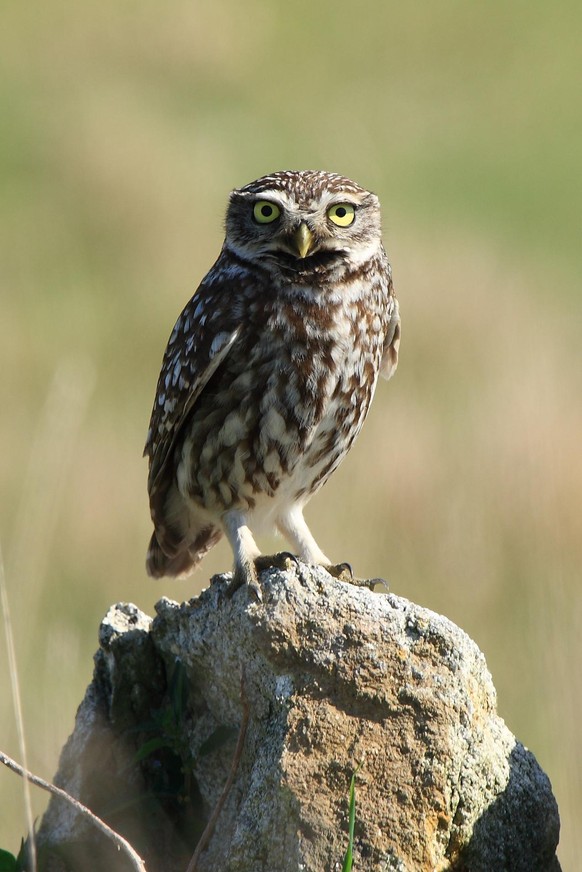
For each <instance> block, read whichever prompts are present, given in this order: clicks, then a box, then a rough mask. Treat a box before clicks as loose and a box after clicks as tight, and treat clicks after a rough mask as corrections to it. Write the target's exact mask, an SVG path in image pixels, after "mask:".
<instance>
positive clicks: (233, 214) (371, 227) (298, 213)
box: [225, 170, 382, 273]
mask: <svg viewBox="0 0 582 872" xmlns="http://www.w3.org/2000/svg"><path fill="white" fill-rule="evenodd" d="M225 244H226V246H227V247H228V248H230V249H231V251H233V252H234V253H235V254H236V255H238V257H240V258H242V259H243V260H251V261H252V262H253V263H256V262H257V258H261V259H262V260H263V263H264V264H265V266H266V267H267V268H269V266H271V267H272V268H276V269H280V270H283V271H291V272H294V273H297V272H301V273H305V272H306V271H309V270H316V271H317V272H321V271H322V270H326V269H330V270H332V269H334V268H335V269H337V268H338V267H341V266H346V265H348V264H349V265H350V266H351V268H354V267H356V266H358V265H359V264H361V263H364V262H365V261H367V260H369V259H370V257H373V256H374V254H375V253H376V251H377V250H378V249H379V248H381V245H382V242H381V225H380V203H379V201H378V198H377V197H376V195H375V194H372V193H371V192H370V191H366V190H365V189H364V188H362V187H360V185H358V184H356V183H355V182H352V181H351V180H350V179H347V178H345V177H344V176H340V175H338V174H336V173H327V172H323V171H319V170H302V171H293V170H286V171H282V172H277V173H272V174H271V175H268V176H263V177H262V178H260V179H257V180H256V181H254V182H251V183H250V184H248V185H245V186H244V187H242V188H238V189H237V190H235V191H233V192H232V193H231V195H230V200H229V204H228V210H227V214H226V243H225Z"/></svg>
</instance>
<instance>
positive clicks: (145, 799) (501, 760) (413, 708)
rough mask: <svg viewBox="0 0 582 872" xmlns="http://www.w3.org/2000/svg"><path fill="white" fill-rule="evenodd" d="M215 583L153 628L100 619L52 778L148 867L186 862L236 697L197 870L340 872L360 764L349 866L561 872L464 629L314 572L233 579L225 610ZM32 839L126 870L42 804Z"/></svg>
mask: <svg viewBox="0 0 582 872" xmlns="http://www.w3.org/2000/svg"><path fill="white" fill-rule="evenodd" d="M229 580H230V576H227V575H223V576H216V577H215V578H214V579H213V581H212V584H211V587H210V588H208V589H207V590H205V591H204V592H203V593H202V594H201V595H200V596H199V597H198V598H196V599H193V600H191V601H190V602H189V603H185V604H183V605H178V604H176V603H173V602H171V601H169V600H166V599H164V600H162V601H161V602H159V603H158V604H157V606H156V611H157V617H156V618H155V619H154V620H153V622H151V621H150V619H149V618H147V617H146V616H145V615H143V614H141V613H140V612H139V611H138V610H137V609H136V608H135V606H129V605H123V604H120V605H118V606H115V607H113V608H112V609H111V610H110V612H109V613H108V615H107V617H106V618H105V621H104V622H103V624H102V627H101V633H100V649H99V651H98V653H97V655H96V658H95V676H94V679H93V682H92V684H91V685H90V687H89V689H88V691H87V694H86V696H85V699H84V701H83V703H82V704H81V707H80V709H79V713H78V715H77V722H76V727H75V732H74V733H73V736H72V737H71V738H70V739H69V741H68V743H67V745H66V746H65V748H64V750H63V754H62V758H61V763H60V769H59V773H58V777H57V783H59V784H60V785H61V786H63V787H65V789H67V790H69V791H70V792H72V793H73V794H74V795H75V796H77V797H79V798H80V799H81V801H84V802H86V803H87V804H88V805H90V806H91V807H92V808H93V810H94V811H95V812H96V813H97V814H101V815H103V816H104V817H105V818H106V819H107V820H108V821H109V822H110V824H111V825H112V826H113V827H114V828H115V829H117V830H118V831H119V832H121V833H122V834H123V835H125V836H126V837H127V838H128V839H129V840H130V841H131V842H132V844H133V845H134V847H135V848H136V850H137V851H138V852H140V853H141V855H142V856H143V857H144V859H145V861H146V865H147V868H148V872H178V870H180V872H184V870H185V869H186V866H187V865H188V859H189V857H190V855H191V853H192V851H193V850H194V847H195V845H196V842H197V840H198V838H199V836H200V832H201V830H202V828H203V826H204V824H205V822H206V820H207V819H208V817H209V816H210V814H211V813H212V810H213V808H214V806H215V805H216V803H217V801H218V798H219V796H220V794H221V792H222V790H223V786H224V783H225V781H226V779H227V777H228V775H229V772H230V770H231V764H232V759H233V754H234V748H235V744H236V739H237V733H238V729H239V725H240V723H241V712H242V705H243V701H244V704H245V705H248V710H249V723H248V730H247V732H246V736H245V744H244V749H243V753H242V756H241V758H240V765H239V766H238V769H237V771H236V775H235V777H234V782H233V786H232V789H231V790H230V793H229V794H228V796H227V799H226V802H225V805H224V807H223V809H222V811H221V814H220V816H219V818H218V822H217V825H216V830H215V833H214V835H213V837H212V838H211V840H210V843H209V846H208V848H207V849H206V851H205V852H204V853H203V854H202V856H201V859H200V861H199V866H198V869H199V870H200V872H209V870H221V872H243V870H244V872H251V870H252V872H259V870H264V872H286V870H289V872H297V870H304V872H311V870H313V872H324V870H326V872H327V870H329V872H333V870H341V868H342V863H343V858H344V855H345V851H346V848H347V845H348V802H349V785H350V779H351V776H352V774H353V773H354V771H355V770H356V769H357V776H356V826H355V840H354V870H355V869H358V870H374V872H375V870H378V872H380V870H382V872H388V870H394V872H420V870H427V872H428V870H430V872H433V870H455V872H492V870H495V872H503V870H508V872H509V870H511V872H522V870H523V872H538V870H539V872H558V870H559V864H558V861H557V859H556V846H557V843H558V835H559V817H558V810H557V805H556V802H555V800H554V797H553V795H552V792H551V787H550V783H549V781H548V778H547V777H546V775H545V774H544V773H543V772H542V770H541V769H540V767H539V766H538V764H537V762H536V760H535V758H534V756H533V755H532V754H531V753H530V752H529V751H528V750H527V749H526V748H524V746H523V745H521V744H520V743H519V742H518V741H516V739H515V738H514V736H513V735H512V734H511V733H510V731H509V730H508V729H507V727H506V726H505V724H504V722H503V721H502V720H501V718H500V717H499V716H498V715H497V713H496V696H495V689H494V687H493V684H492V680H491V676H490V674H489V672H488V671H487V667H486V664H485V659H484V657H483V655H482V654H481V652H480V651H479V649H478V648H477V646H476V645H475V643H474V642H472V641H471V639H469V637H468V636H467V635H466V634H465V633H464V632H463V631H462V630H460V629H459V628H458V627H456V626H455V625H454V624H452V623H451V622H450V621H448V620H447V619H446V618H444V617H441V616H439V615H436V614H434V613H432V612H430V611H428V610H426V609H423V608H421V607H419V606H416V605H414V604H413V603H410V602H408V601H407V600H404V599H402V598H400V597H397V596H394V595H392V594H377V593H373V592H371V591H369V590H367V589H365V588H361V587H358V588H356V587H354V586H353V585H350V584H348V583H345V582H342V581H337V580H336V579H333V578H331V576H330V575H329V574H328V573H327V572H326V571H325V570H324V569H322V568H320V567H317V568H314V567H308V566H306V565H304V564H297V565H295V564H293V565H289V567H288V568H287V569H286V570H279V569H270V570H267V571H265V572H263V573H262V575H261V588H262V593H263V599H262V601H257V600H256V598H253V597H252V596H251V594H250V592H249V591H248V590H247V589H246V588H242V589H241V590H239V591H238V592H237V593H236V594H235V595H234V596H233V597H232V598H231V599H229V598H228V597H227V595H226V588H227V585H228V582H229ZM241 678H242V686H241ZM358 767H359V768H358ZM38 839H39V844H40V845H41V846H42V850H43V856H44V857H45V858H47V860H46V863H47V865H46V866H45V868H46V869H54V870H73V869H74V870H75V872H76V870H79V869H88V868H90V869H91V870H97V872H98V870H101V869H103V870H107V872H112V870H114V869H115V870H117V869H119V870H122V869H128V868H129V866H128V864H127V862H126V861H124V862H120V860H119V859H118V857H119V855H117V854H116V852H115V851H112V850H110V849H109V848H108V847H107V848H104V843H105V840H104V837H103V836H102V835H101V834H98V833H96V832H95V831H94V830H93V829H92V828H91V826H90V825H88V824H86V823H85V822H83V821H81V820H80V819H79V817H78V815H76V814H75V813H72V812H71V811H69V809H67V808H65V807H64V805H63V804H62V803H60V802H56V801H54V800H51V803H50V806H49V809H48V811H47V813H46V815H45V817H44V819H43V821H42V826H41V828H40V832H39V836H38ZM88 856H89V857H91V862H90V864H89V865H87V861H86V858H87V857H88ZM57 857H58V859H57ZM83 858H85V859H83ZM51 863H52V864H53V865H50V864H51ZM59 863H60V864H61V865H58V864H59ZM55 864H57V865H55Z"/></svg>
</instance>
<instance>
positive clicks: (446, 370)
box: [0, 0, 582, 870]
mask: <svg viewBox="0 0 582 872" xmlns="http://www.w3.org/2000/svg"><path fill="white" fill-rule="evenodd" d="M581 26H582V6H581V5H580V4H579V3H574V2H568V0H565V2H562V3H560V4H559V5H557V6H556V5H554V4H547V3H543V2H529V3H525V2H518V0H491V2H489V3H487V4H468V3H462V2H460V0H457V2H454V0H443V2H440V3H438V4H430V3H415V4H405V3H398V4H396V3H377V2H371V0H364V2H362V3H359V4H353V3H347V2H342V0H319V2H317V3H313V2H308V0H295V2H293V3H288V2H283V0H246V2H245V3H240V2H238V0H220V2H216V0H200V2H193V0H188V2H187V0H170V2H168V3H166V4H163V5H162V4H159V3H154V2H152V0H141V2H139V3H138V2H131V0H128V2H125V3H119V2H114V0H101V2H100V3H90V4H81V3H78V2H73V0H44V2H42V3H41V2H31V3H27V4H10V5H6V6H5V8H4V10H3V26H2V29H1V32H0V70H1V75H0V100H1V103H2V109H1V112H0V180H1V190H2V197H1V202H0V239H1V242H0V246H1V254H0V295H1V315H0V408H1V410H2V411H1V451H0V541H1V544H2V550H3V554H4V562H5V566H6V578H7V586H8V594H9V598H10V604H11V609H12V620H13V629H14V634H15V637H16V647H17V656H18V666H19V670H20V679H21V682H22V695H23V706H24V718H25V724H26V732H27V739H28V746H29V757H30V760H29V763H30V766H31V768H32V769H33V770H34V771H36V772H37V773H38V774H40V775H42V776H45V777H48V778H51V777H52V776H53V774H54V772H55V770H56V768H57V763H58V755H59V750H60V748H61V746H62V745H63V743H64V741H65V740H66V738H67V736H68V735H69V733H70V732H71V730H72V728H73V723H74V716H75V711H76V707H77V705H78V704H79V702H80V701H81V699H82V696H83V693H84V690H85V687H86V685H87V683H88V682H89V681H90V678H91V673H92V654H93V652H94V650H95V648H96V644H97V629H98V625H99V621H100V620H101V618H102V617H103V615H104V614H105V612H106V610H107V608H108V606H109V605H110V604H111V603H113V602H116V601H119V600H124V601H132V602H134V603H137V604H138V605H139V606H140V607H141V608H142V609H144V610H145V611H146V612H148V613H149V614H152V613H153V606H154V603H155V601H156V600H157V599H158V598H159V597H161V596H162V595H167V596H169V597H172V598H174V599H177V600H183V599H188V598H190V597H191V596H193V595H194V594H195V593H196V592H198V591H199V590H200V588H201V587H202V586H206V584H207V583H208V578H209V576H210V574H212V573H214V572H218V571H221V570H226V569H228V568H229V567H230V563H231V553H230V551H229V549H228V547H227V546H226V545H224V544H221V545H219V546H218V547H217V548H216V549H215V551H214V552H213V553H212V554H211V555H210V556H209V557H208V558H207V559H206V561H205V563H204V564H203V566H202V569H201V570H199V571H198V573H197V575H195V576H193V577H192V578H191V579H190V580H189V581H185V582H173V581H170V580H168V581H164V582H162V583H160V582H157V583H155V582H153V581H151V580H149V579H148V578H147V577H146V575H145V571H144V555H145V549H146V545H147V541H148V539H149V535H150V522H149V515H148V506H147V496H146V475H147V468H146V462H145V461H144V460H143V459H142V457H141V455H142V449H143V444H144V440H145V435H146V430H147V426H148V421H149V413H150V409H151V403H152V401H153V395H154V389H155V384H156V379H157V375H158V371H159V366H160V362H161V357H162V353H163V350H164V348H165V344H166V341H167V338H168V336H169V333H170V330H171V328H172V326H173V324H174V321H175V319H176V317H177V315H178V314H179V312H180V310H181V308H182V306H183V305H184V304H185V303H186V301H187V299H188V298H189V297H190V295H191V294H192V292H193V291H194V290H195V288H196V286H197V284H198V282H199V281H200V279H201V278H202V276H203V275H204V273H205V272H206V271H207V269H208V268H209V267H210V265H211V264H212V263H213V261H214V260H215V258H216V256H217V254H218V251H219V248H220V245H221V241H222V220H223V213H224V208H225V204H226V198H227V195H228V192H229V191H230V190H231V189H232V188H233V187H237V186H239V185H242V184H244V183H246V182H248V181H251V180H252V179H254V178H256V177H257V176H260V175H262V174H264V173H266V172H269V171H271V170H277V169H287V168H302V169H306V168H309V169H319V168H324V169H329V170H333V171H336V172H340V173H343V174H345V175H348V176H352V177H353V178H355V179H356V180H357V181H359V182H360V183H361V184H363V185H364V186H366V187H369V188H371V189H372V190H374V191H376V193H378V195H379V196H380V199H381V201H382V204H383V213H384V230H385V240H386V246H387V249H388V252H389V254H390V258H391V261H392V264H393V269H394V280H395V285H396V289H397V292H398V296H399V298H400V303H401V312H402V318H403V342H402V353H401V360H400V367H399V370H398V373H397V375H396V377H395V378H394V380H393V381H391V382H390V384H388V385H387V384H386V383H384V382H382V383H380V385H379V387H378V391H377V394H376V400H375V403H374V406H373V408H372V412H371V414H370V417H369V419H368V422H367V424H366V426H365V427H364V431H363V433H362V435H361V437H360V439H359V441H358V443H357V445H356V447H355V448H354V450H353V451H352V453H351V455H350V456H349V458H348V459H347V461H346V462H345V464H344V465H343V467H342V468H341V469H340V471H339V472H338V473H337V474H336V475H335V477H334V478H333V479H332V481H331V482H330V483H329V484H328V485H327V487H326V488H325V489H324V490H323V491H322V492H321V493H320V494H319V495H318V496H317V497H316V499H315V501H314V502H313V504H312V505H311V507H310V508H309V509H308V511H307V518H308V520H309V521H310V522H311V526H312V529H313V531H314V533H315V536H316V538H317V540H318V542H319V543H320V544H321V547H322V548H323V550H324V551H326V552H327V553H328V554H329V555H330V556H331V557H332V559H334V560H338V561H342V560H349V561H350V562H351V563H352V565H353V566H354V569H355V571H356V573H357V574H358V575H360V576H384V577H385V578H387V579H388V580H389V582H390V585H391V589H392V590H393V591H394V592H395V593H397V594H400V595H403V596H406V597H408V598H410V599H413V600H415V601H416V602H418V603H421V604H423V605H425V606H427V607H429V608H431V609H433V610H435V611H437V612H440V613H443V614H446V615H447V616H448V617H449V618H451V619H452V620H453V621H455V622H456V623H457V624H459V625H460V626H461V627H463V628H464V629H465V630H466V631H467V633H469V634H470V635H471V636H472V637H473V638H474V639H475V640H476V642H477V643H478V644H479V646H480V647H481V649H482V650H483V652H484V653H485V656H486V658H487V662H488V665H489V668H490V669H491V672H492V674H493V679H494V682H495V685H496V687H497V691H498V697H499V711H500V714H501V715H502V716H503V717H504V718H505V720H506V722H507V724H508V726H509V727H510V729H511V730H512V731H513V732H514V733H515V734H516V736H517V737H518V738H519V739H520V740H521V741H522V742H523V743H524V744H526V745H527V746H528V747H529V748H530V749H531V750H532V751H533V752H534V753H535V755H536V756H537V758H538V760H539V762H540V764H541V765H542V767H543V768H544V769H545V771H546V772H547V773H548V775H549V776H550V778H551V781H552V785H553V788H554V791H555V794H556V797H557V799H558V802H559V805H560V813H561V818H562V841H561V848H560V857H561V860H562V864H563V868H564V870H566V869H569V868H572V869H574V868H577V865H578V864H579V858H580V856H581V855H582V830H581V828H580V826H579V822H580V819H581V817H582V760H581V757H580V750H579V748H580V739H579V731H580V727H579V724H580V720H581V719H582V700H581V698H580V686H581V685H580V682H581V679H580V676H581V674H582V592H581V588H580V572H581V567H582V450H581V446H582V366H581V362H582V361H581V358H582V354H581V351H580V346H581V342H580V329H581V327H582V317H581V316H582V299H581V295H580V281H581V278H582V246H581V238H580V236H581V234H580V229H581V226H582V196H581V195H582V172H581V170H580V154H581V150H582V116H581V113H580V90H581V85H582V77H581V75H580V66H579V62H580V57H579V47H580V41H579V35H580V28H581ZM262 544H263V546H264V548H265V550H266V551H269V549H270V550H272V549H273V548H276V547H277V544H276V542H274V541H268V540H267V541H263V542H262ZM2 635H3V634H2ZM0 682H1V689H2V693H1V695H0V696H1V699H0V748H2V750H4V751H6V752H7V753H11V754H13V755H15V756H18V755H19V751H18V745H17V738H16V730H15V726H14V715H13V708H12V700H11V694H10V689H9V677H8V666H7V658H6V654H5V646H4V641H3V639H2V649H1V653H0ZM33 796H34V803H35V812H36V813H37V814H40V813H42V810H43V808H44V806H45V797H44V795H42V794H40V792H35V793H34V794H33ZM24 830H25V824H24V816H23V809H22V803H21V785H20V782H19V781H18V780H17V779H16V776H14V775H12V774H11V773H9V772H8V771H7V770H3V771H0V846H1V847H2V848H5V849H8V850H11V851H13V852H16V850H17V849H18V845H19V842H20V837H21V835H23V833H24Z"/></svg>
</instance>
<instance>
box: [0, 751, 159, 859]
mask: <svg viewBox="0 0 582 872" xmlns="http://www.w3.org/2000/svg"><path fill="white" fill-rule="evenodd" d="M0 763H3V764H4V765H5V766H7V767H8V768H9V769H11V770H12V771H13V772H16V774H17V775H20V776H21V777H22V778H25V779H26V780H27V781H30V783H31V784H34V785H36V787H41V788H42V789H43V790H48V792H49V793H52V794H53V795H54V796H58V797H59V798H60V799H64V800H65V802H68V803H69V805H72V806H73V808H74V809H75V810H76V811H78V812H79V814H82V815H83V816H84V817H86V818H87V819H88V820H90V821H91V823H92V824H94V825H95V826H96V827H97V829H98V830H101V832H102V833H103V834H104V835H105V836H107V838H109V839H111V841H112V842H113V843H114V844H115V845H116V846H117V849H118V850H122V851H125V853H126V854H127V856H128V858H129V859H130V861H131V864H132V866H133V868H134V869H136V870H137V872H147V869H146V867H145V863H144V861H143V860H142V859H141V857H140V856H139V854H138V853H137V852H136V851H134V849H133V848H132V847H131V845H130V844H129V842H128V841H126V840H125V839H124V838H123V836H120V835H119V833H116V832H115V830H112V829H111V827H108V826H107V824H106V823H105V822H104V821H102V820H101V818H99V817H97V815H96V814H93V812H92V811H91V810H90V809H88V808H87V806H85V805H83V803H81V802H79V800H78V799H75V798H74V797H73V796H70V794H68V793H67V792H66V791H65V790H61V788H60V787H57V786H56V785H54V784H51V783H50V781H45V780H44V778H39V777H38V775H33V774H32V772H29V771H28V770H27V769H25V768H24V767H23V766H21V765H20V764H19V763H17V762H16V760H13V759H12V757H9V756H8V755H7V754H4V752H3V751H0Z"/></svg>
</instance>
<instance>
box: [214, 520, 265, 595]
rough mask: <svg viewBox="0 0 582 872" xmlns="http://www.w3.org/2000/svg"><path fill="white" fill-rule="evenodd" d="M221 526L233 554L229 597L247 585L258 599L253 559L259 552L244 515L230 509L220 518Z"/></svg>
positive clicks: (258, 589) (258, 590)
mask: <svg viewBox="0 0 582 872" xmlns="http://www.w3.org/2000/svg"><path fill="white" fill-rule="evenodd" d="M222 526H223V528H224V532H225V534H226V538H227V539H228V541H229V543H230V547H231V548H232V552H233V554H234V578H233V580H232V583H231V585H230V587H229V591H228V592H229V595H231V596H232V594H233V593H234V592H235V591H237V590H238V589H239V587H242V585H243V584H248V585H249V586H250V587H251V589H252V590H253V591H254V592H255V593H256V594H257V596H258V597H259V599H260V588H259V581H258V578H257V571H256V569H255V558H257V557H258V556H259V555H260V553H261V552H260V551H259V549H258V547H257V543H256V542H255V540H254V538H253V534H252V533H251V531H250V529H249V528H248V526H247V523H246V517H245V515H244V514H243V513H242V512H239V511H237V510H236V509H231V510H230V511H228V512H225V513H224V515H223V516H222Z"/></svg>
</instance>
